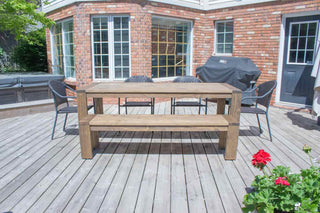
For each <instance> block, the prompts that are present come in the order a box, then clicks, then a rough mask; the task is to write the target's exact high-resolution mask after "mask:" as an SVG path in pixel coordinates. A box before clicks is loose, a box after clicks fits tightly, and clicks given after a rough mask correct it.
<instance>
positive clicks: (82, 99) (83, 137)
mask: <svg viewBox="0 0 320 213" xmlns="http://www.w3.org/2000/svg"><path fill="white" fill-rule="evenodd" d="M77 102H78V121H79V136H80V147H81V156H82V158H92V144H93V143H92V142H93V141H94V140H93V139H94V138H93V137H92V136H91V131H90V127H89V124H88V123H81V121H83V120H85V118H86V117H87V116H88V107H87V105H88V103H87V94H86V92H85V91H84V90H78V91H77Z"/></svg>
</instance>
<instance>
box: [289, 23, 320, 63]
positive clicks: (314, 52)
mask: <svg viewBox="0 0 320 213" xmlns="http://www.w3.org/2000/svg"><path fill="white" fill-rule="evenodd" d="M305 23H307V24H309V23H317V28H316V35H315V41H314V42H315V48H314V49H313V59H312V64H308V63H294V62H289V57H290V44H291V29H292V25H293V24H305ZM299 30H300V28H299ZM318 31H319V21H297V22H291V23H290V27H289V35H288V36H289V39H288V48H287V64H291V65H310V66H313V65H314V59H315V55H316V47H317V41H318V40H317V38H318ZM299 32H300V31H299ZM298 38H299V35H298ZM298 45H299V42H298V43H297V48H298ZM305 46H307V42H306V44H305ZM304 50H306V48H305V49H304ZM296 57H298V56H296ZM305 59H306V55H304V61H305Z"/></svg>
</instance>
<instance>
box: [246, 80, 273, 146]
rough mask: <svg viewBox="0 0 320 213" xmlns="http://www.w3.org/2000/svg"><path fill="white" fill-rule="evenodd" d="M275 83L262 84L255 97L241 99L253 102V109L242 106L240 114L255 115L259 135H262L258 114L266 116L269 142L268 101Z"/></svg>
mask: <svg viewBox="0 0 320 213" xmlns="http://www.w3.org/2000/svg"><path fill="white" fill-rule="evenodd" d="M276 86H277V82H276V81H274V80H273V81H267V82H264V83H262V84H260V85H259V86H258V87H257V88H256V91H257V96H251V97H250V96H247V97H244V98H242V101H243V100H247V99H252V100H255V106H254V107H249V106H243V107H241V113H250V114H256V116H257V120H258V125H259V130H260V134H261V133H262V129H261V124H260V120H259V114H265V115H266V120H267V124H268V130H269V136H270V141H272V135H271V129H270V123H269V116H268V110H269V106H270V101H271V97H272V92H273V90H274V89H275V88H276ZM258 105H259V106H260V105H261V106H263V107H264V108H260V107H258Z"/></svg>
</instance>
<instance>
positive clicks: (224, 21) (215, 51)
mask: <svg viewBox="0 0 320 213" xmlns="http://www.w3.org/2000/svg"><path fill="white" fill-rule="evenodd" d="M226 22H232V23H234V21H233V20H220V21H215V23H214V44H213V46H214V52H213V53H214V55H217V56H232V54H233V44H234V42H233V40H232V53H218V47H217V43H218V39H217V24H219V23H226ZM232 33H233V35H234V24H233V31H232Z"/></svg>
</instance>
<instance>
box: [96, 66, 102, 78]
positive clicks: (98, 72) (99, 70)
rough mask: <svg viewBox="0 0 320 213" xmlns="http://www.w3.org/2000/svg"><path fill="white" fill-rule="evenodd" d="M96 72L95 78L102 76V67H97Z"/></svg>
mask: <svg viewBox="0 0 320 213" xmlns="http://www.w3.org/2000/svg"><path fill="white" fill-rule="evenodd" d="M94 74H95V78H101V68H96V69H95V71H94Z"/></svg>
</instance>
